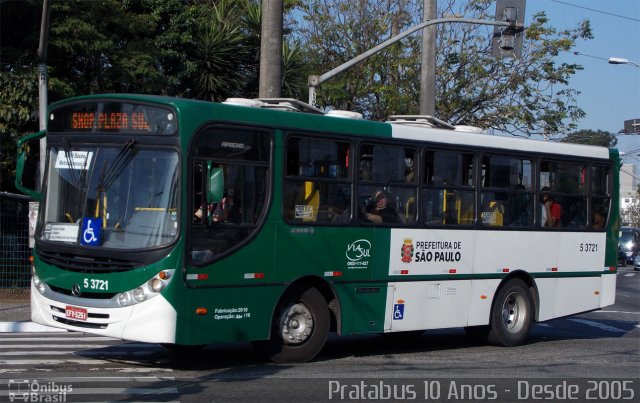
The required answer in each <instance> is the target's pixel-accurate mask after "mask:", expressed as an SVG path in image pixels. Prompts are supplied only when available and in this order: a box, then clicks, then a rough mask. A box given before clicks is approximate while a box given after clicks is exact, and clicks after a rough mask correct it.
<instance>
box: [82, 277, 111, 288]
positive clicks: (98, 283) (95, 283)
mask: <svg viewBox="0 0 640 403" xmlns="http://www.w3.org/2000/svg"><path fill="white" fill-rule="evenodd" d="M82 285H83V286H84V288H85V289H88V290H100V291H109V280H96V279H94V278H85V279H84V281H83V282H82Z"/></svg>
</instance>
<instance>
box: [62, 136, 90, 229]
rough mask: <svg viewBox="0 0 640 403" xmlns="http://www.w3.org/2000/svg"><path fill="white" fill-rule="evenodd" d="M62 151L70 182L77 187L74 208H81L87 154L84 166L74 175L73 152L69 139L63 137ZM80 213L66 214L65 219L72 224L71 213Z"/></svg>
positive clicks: (86, 168) (84, 186)
mask: <svg viewBox="0 0 640 403" xmlns="http://www.w3.org/2000/svg"><path fill="white" fill-rule="evenodd" d="M62 147H63V150H64V155H65V158H66V160H67V164H68V166H69V176H70V179H71V182H72V183H73V184H74V185H76V186H77V187H78V191H77V192H76V203H75V206H77V207H80V206H82V201H83V200H84V194H85V192H86V189H85V188H86V185H87V183H86V182H87V171H88V166H87V164H88V162H89V153H88V152H87V154H86V156H85V160H84V166H82V167H81V169H80V174H79V175H76V166H75V164H74V162H75V160H74V158H73V155H72V152H73V148H72V146H71V139H70V138H69V137H65V138H64V143H63V145H62ZM81 211H82V209H79V210H77V211H75V212H67V213H66V215H67V218H68V219H69V221H70V222H73V220H74V215H73V214H71V213H80V212H81ZM78 215H80V214H76V215H75V216H78Z"/></svg>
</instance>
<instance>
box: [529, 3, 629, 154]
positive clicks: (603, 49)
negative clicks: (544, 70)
mask: <svg viewBox="0 0 640 403" xmlns="http://www.w3.org/2000/svg"><path fill="white" fill-rule="evenodd" d="M539 11H544V12H545V13H546V14H547V17H549V23H550V25H552V26H554V27H556V28H558V29H562V28H571V27H575V26H577V25H578V24H579V23H580V22H581V21H583V20H585V19H589V20H590V21H591V29H592V32H593V35H594V38H593V39H587V40H582V39H579V40H578V42H577V44H576V47H575V49H574V51H577V52H579V55H575V54H574V53H573V51H572V52H565V53H563V54H562V55H560V58H559V61H566V62H570V63H578V64H580V65H582V66H583V68H584V70H581V71H578V72H577V73H576V74H575V75H574V76H573V77H572V78H571V82H570V86H571V88H574V89H576V90H578V91H580V95H578V97H577V106H578V107H580V108H581V109H582V110H584V111H585V112H586V114H587V116H586V117H584V118H583V119H581V120H580V121H579V122H578V130H583V129H584V130H604V131H608V132H610V133H618V132H619V131H620V130H621V129H622V128H623V127H624V121H625V120H630V119H636V118H637V119H638V121H639V122H640V67H636V66H634V65H631V64H625V65H614V64H609V63H608V61H607V60H608V59H609V58H610V57H621V58H625V59H628V60H630V61H633V62H635V63H637V64H640V0H528V1H527V2H526V13H525V14H526V16H525V26H526V25H527V20H528V21H531V15H533V14H534V13H536V12H539ZM618 149H619V150H620V151H622V152H626V151H632V150H638V151H637V152H633V153H630V154H632V155H629V157H635V158H634V159H632V160H631V161H628V162H631V163H635V164H640V156H638V155H636V154H640V135H618Z"/></svg>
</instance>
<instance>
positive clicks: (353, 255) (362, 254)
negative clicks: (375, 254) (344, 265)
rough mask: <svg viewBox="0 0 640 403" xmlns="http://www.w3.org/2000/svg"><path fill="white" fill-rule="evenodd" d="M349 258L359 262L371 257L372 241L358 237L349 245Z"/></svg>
mask: <svg viewBox="0 0 640 403" xmlns="http://www.w3.org/2000/svg"><path fill="white" fill-rule="evenodd" d="M346 255H347V259H349V260H350V261H352V262H359V261H361V260H363V259H369V257H370V256H371V242H369V241H368V240H366V239H358V240H357V241H353V242H352V243H350V244H349V245H347V253H346Z"/></svg>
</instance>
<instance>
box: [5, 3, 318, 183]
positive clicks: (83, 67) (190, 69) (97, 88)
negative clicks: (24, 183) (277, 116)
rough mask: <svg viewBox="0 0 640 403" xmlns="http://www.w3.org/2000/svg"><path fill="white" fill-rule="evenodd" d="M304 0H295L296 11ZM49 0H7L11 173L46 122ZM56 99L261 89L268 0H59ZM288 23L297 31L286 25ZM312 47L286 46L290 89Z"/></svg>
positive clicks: (302, 81)
mask: <svg viewBox="0 0 640 403" xmlns="http://www.w3.org/2000/svg"><path fill="white" fill-rule="evenodd" d="M299 2H300V0H287V1H285V10H292V9H293V8H294V7H295V6H296V5H297V4H298V3H299ZM41 12H42V0H20V1H3V0H0V34H1V35H0V38H2V43H1V47H0V63H1V64H0V68H1V70H0V84H1V85H2V88H0V94H2V100H1V102H0V132H1V133H2V153H3V156H2V157H1V158H0V163H1V164H2V167H3V169H2V175H3V180H2V183H0V190H5V189H6V186H5V185H7V184H8V183H10V182H12V181H8V180H6V178H5V177H4V176H7V175H9V176H10V175H12V174H13V172H14V171H15V168H14V165H15V162H14V159H15V143H14V142H15V140H16V138H17V137H18V136H20V135H22V134H25V133H28V132H33V131H35V130H37V126H38V125H37V110H38V104H37V96H38V87H37V72H36V68H35V66H36V65H37V61H36V51H37V49H38V45H39V35H40V15H41ZM50 12H51V17H50V20H51V26H50V31H49V46H48V58H47V65H48V72H49V86H48V99H49V102H55V101H57V100H60V99H64V98H69V97H72V96H77V95H86V94H95V93H118V92H122V93H134V92H135V93H146V94H158V95H169V96H178V97H184V98H198V99H206V100H216V101H220V100H223V99H225V98H227V97H231V96H241V97H254V96H256V95H257V93H258V78H259V71H258V69H259V64H260V27H261V2H260V0H94V1H86V0H64V1H51V2H50ZM285 32H286V33H288V32H291V29H289V28H286V29H285ZM304 57H305V54H304V52H303V51H302V48H301V47H300V46H298V45H296V44H293V43H289V42H287V41H285V43H284V46H283V58H284V59H283V62H284V71H283V74H284V77H283V78H284V79H283V93H284V94H285V95H287V96H294V97H299V96H300V95H301V94H303V92H304V91H305V88H306V74H307V71H308V70H307V69H306V65H305V63H304V62H303V61H304Z"/></svg>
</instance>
